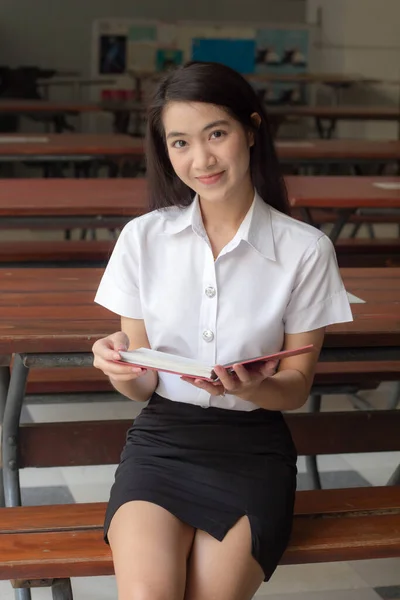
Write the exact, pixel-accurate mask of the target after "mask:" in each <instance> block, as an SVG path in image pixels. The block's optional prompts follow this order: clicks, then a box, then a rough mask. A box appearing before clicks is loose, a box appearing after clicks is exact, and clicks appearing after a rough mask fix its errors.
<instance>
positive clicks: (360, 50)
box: [307, 0, 400, 139]
mask: <svg viewBox="0 0 400 600" xmlns="http://www.w3.org/2000/svg"><path fill="white" fill-rule="evenodd" d="M318 8H320V9H321V27H320V32H319V41H320V44H318V45H317V47H316V48H315V55H316V56H317V57H318V58H317V60H318V69H319V70H322V71H327V72H344V73H349V74H360V75H363V76H366V77H371V78H377V79H383V80H398V81H399V80H400V34H399V31H400V0H334V1H332V0H308V3H307V19H308V20H309V21H315V19H316V17H317V9H318ZM316 38H318V35H317V34H316ZM399 87H400V86H399V84H397V85H393V84H389V83H387V82H386V83H384V84H379V85H369V86H368V87H366V88H358V89H353V90H349V91H348V92H346V93H345V94H344V96H343V101H346V102H349V103H350V102H351V103H354V104H371V105H372V104H375V105H384V104H390V105H393V104H398V102H399V92H400V90H399ZM339 131H340V133H341V134H342V135H344V136H348V137H364V136H365V137H370V138H381V139H384V138H397V135H398V126H397V125H396V124H395V123H384V122H381V123H373V122H369V123H362V122H360V123H345V124H342V125H341V126H340V129H339Z"/></svg>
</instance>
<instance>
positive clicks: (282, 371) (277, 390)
mask: <svg viewBox="0 0 400 600" xmlns="http://www.w3.org/2000/svg"><path fill="white" fill-rule="evenodd" d="M324 335H325V327H321V328H320V329H314V330H313V331H307V332H306V333H295V334H286V335H285V342H284V347H283V349H284V350H292V349H295V348H300V347H302V346H307V345H309V344H313V345H314V350H313V351H312V352H309V353H307V354H298V355H297V356H291V357H289V358H284V359H282V361H281V362H280V364H279V369H278V371H277V372H276V373H275V375H272V376H271V377H267V378H266V379H264V380H263V381H261V383H260V384H259V385H258V386H257V387H255V388H249V390H248V391H247V392H246V391H243V393H242V394H240V392H239V393H238V396H239V397H241V398H243V399H245V400H249V401H250V402H253V403H254V404H257V405H258V406H260V407H261V408H265V409H268V410H295V409H296V408H300V407H301V406H303V404H304V403H305V402H306V401H307V398H308V395H309V393H310V390H311V386H312V382H313V379H314V373H315V368H316V364H317V361H318V357H319V353H320V351H321V347H322V344H323V341H324ZM238 375H239V373H238Z"/></svg>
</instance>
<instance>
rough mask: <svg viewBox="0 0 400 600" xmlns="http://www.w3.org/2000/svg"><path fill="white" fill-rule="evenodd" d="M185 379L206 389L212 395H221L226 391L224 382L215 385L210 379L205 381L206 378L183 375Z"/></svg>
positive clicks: (195, 385)
mask: <svg viewBox="0 0 400 600" xmlns="http://www.w3.org/2000/svg"><path fill="white" fill-rule="evenodd" d="M181 379H182V380H183V381H186V383H190V384H191V385H194V387H197V388H199V389H201V390H205V391H206V392H208V393H209V394H211V395H212V396H221V394H223V393H224V386H223V385H222V384H218V385H215V384H214V383H211V382H209V381H204V379H193V378H191V377H181Z"/></svg>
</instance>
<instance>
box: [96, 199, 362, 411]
mask: <svg viewBox="0 0 400 600" xmlns="http://www.w3.org/2000/svg"><path fill="white" fill-rule="evenodd" d="M95 301H96V302H97V303H99V304H101V305H103V306H105V307H106V308H108V309H109V310H111V311H113V312H114V313H117V314H119V315H122V316H125V317H130V318H132V319H144V322H145V326H146V331H147V335H148V338H149V342H150V345H151V347H152V348H153V349H155V350H160V351H164V352H169V353H171V354H176V355H181V356H186V357H188V358H194V359H197V360H198V361H201V362H202V363H204V364H207V365H210V366H214V365H215V364H223V363H228V362H230V361H236V360H240V359H241V358H246V357H250V356H256V355H261V354H268V353H272V352H276V351H279V350H280V349H281V348H282V345H283V341H284V335H285V333H301V332H305V331H311V330H313V329H317V328H319V327H324V326H327V325H331V324H333V323H340V322H346V321H351V320H352V314H351V310H350V305H349V302H348V299H347V294H346V291H345V289H344V286H343V282H342V280H341V277H340V273H339V269H338V265H337V262H336V256H335V251H334V248H333V245H332V242H331V241H330V240H329V238H328V237H327V236H326V235H325V234H324V233H322V232H321V231H319V230H318V229H315V228H314V227H311V226H310V225H308V224H306V223H302V222H300V221H297V220H295V219H292V218H291V217H288V216H287V215H284V214H282V213H280V212H279V211H277V210H275V209H273V208H271V207H270V206H268V205H267V204H266V203H265V202H263V200H262V199H261V198H260V197H259V196H258V194H256V195H255V198H254V202H253V204H252V206H251V208H250V209H249V211H248V213H247V215H246V217H245V218H244V220H243V222H242V223H241V225H240V227H239V229H238V231H237V233H236V235H235V236H234V238H233V239H232V240H231V241H230V242H229V243H228V244H227V245H226V246H225V248H223V249H222V251H221V252H220V254H219V256H218V258H217V259H216V260H214V257H213V253H212V249H211V246H210V243H209V240H208V237H207V234H206V231H205V229H204V226H203V222H202V218H201V211H200V206H199V201H198V198H197V197H196V198H195V199H194V201H193V203H192V204H191V205H190V206H189V207H187V208H183V209H180V208H177V207H171V208H167V209H162V210H158V211H153V212H151V213H148V214H146V215H143V216H142V217H139V218H137V219H134V220H133V221H131V222H130V223H128V224H127V225H126V226H125V228H124V229H123V231H122V232H121V235H120V237H119V239H118V241H117V243H116V246H115V249H114V251H113V254H112V256H111V258H110V261H109V263H108V265H107V268H106V270H105V272H104V275H103V278H102V280H101V283H100V286H99V289H98V291H97V294H96V298H95ZM157 393H159V394H160V395H161V396H164V397H165V398H169V399H170V400H175V401H179V402H189V403H192V404H197V405H200V406H204V407H208V406H215V407H220V408H226V409H233V410H245V411H249V410H254V409H256V408H258V407H257V406H256V405H254V404H252V403H250V402H246V401H245V400H242V399H240V398H238V397H236V396H234V395H230V394H227V395H225V396H210V394H208V393H207V392H206V391H205V390H200V389H197V388H195V387H193V386H192V385H190V384H188V383H186V382H184V381H182V380H181V379H180V377H179V376H178V375H173V374H170V373H162V372H159V384H158V388H157Z"/></svg>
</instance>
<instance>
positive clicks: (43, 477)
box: [20, 467, 68, 487]
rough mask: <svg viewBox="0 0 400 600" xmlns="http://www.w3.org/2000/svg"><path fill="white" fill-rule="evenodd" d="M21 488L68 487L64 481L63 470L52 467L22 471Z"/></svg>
mask: <svg viewBox="0 0 400 600" xmlns="http://www.w3.org/2000/svg"><path fill="white" fill-rule="evenodd" d="M20 483H21V487H49V486H62V485H68V483H67V481H66V479H64V475H63V469H62V468H60V467H52V468H50V469H35V468H29V469H21V470H20Z"/></svg>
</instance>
